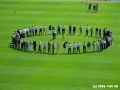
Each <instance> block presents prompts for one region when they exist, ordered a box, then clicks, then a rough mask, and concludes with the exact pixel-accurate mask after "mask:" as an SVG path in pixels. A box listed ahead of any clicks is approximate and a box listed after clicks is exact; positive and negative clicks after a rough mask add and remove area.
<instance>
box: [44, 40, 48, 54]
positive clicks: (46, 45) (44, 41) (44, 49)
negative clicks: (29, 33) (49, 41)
mask: <svg viewBox="0 0 120 90" xmlns="http://www.w3.org/2000/svg"><path fill="white" fill-rule="evenodd" d="M46 46H47V45H46V42H45V41H44V43H43V53H46Z"/></svg>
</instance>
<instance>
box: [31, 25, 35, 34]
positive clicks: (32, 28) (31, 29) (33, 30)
mask: <svg viewBox="0 0 120 90" xmlns="http://www.w3.org/2000/svg"><path fill="white" fill-rule="evenodd" d="M31 30H32V33H33V36H34V27H33V26H32V28H31Z"/></svg>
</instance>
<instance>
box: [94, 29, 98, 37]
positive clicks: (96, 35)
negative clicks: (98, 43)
mask: <svg viewBox="0 0 120 90" xmlns="http://www.w3.org/2000/svg"><path fill="white" fill-rule="evenodd" d="M95 37H96V38H98V28H96V35H95Z"/></svg>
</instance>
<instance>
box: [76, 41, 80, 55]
mask: <svg viewBox="0 0 120 90" xmlns="http://www.w3.org/2000/svg"><path fill="white" fill-rule="evenodd" d="M76 47H77V53H80V43H78V42H77V44H76Z"/></svg>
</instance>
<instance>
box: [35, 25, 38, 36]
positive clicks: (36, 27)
mask: <svg viewBox="0 0 120 90" xmlns="http://www.w3.org/2000/svg"><path fill="white" fill-rule="evenodd" d="M37 30H38V26H37V25H35V35H36V36H37V35H38V33H37Z"/></svg>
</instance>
